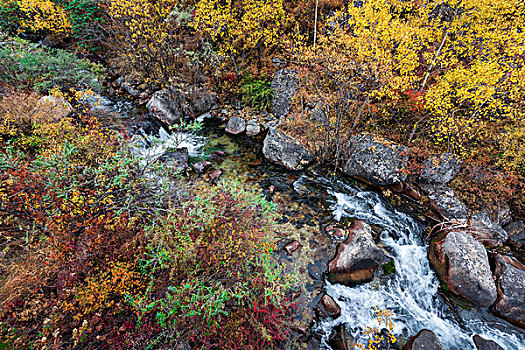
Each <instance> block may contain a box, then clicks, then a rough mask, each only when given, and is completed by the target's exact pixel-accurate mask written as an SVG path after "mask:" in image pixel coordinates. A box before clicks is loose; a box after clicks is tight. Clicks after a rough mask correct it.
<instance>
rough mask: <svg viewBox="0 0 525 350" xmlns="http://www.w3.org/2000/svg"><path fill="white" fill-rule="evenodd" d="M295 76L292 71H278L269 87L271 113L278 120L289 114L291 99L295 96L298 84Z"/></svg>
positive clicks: (294, 72)
mask: <svg viewBox="0 0 525 350" xmlns="http://www.w3.org/2000/svg"><path fill="white" fill-rule="evenodd" d="M296 75H297V74H296V71H295V70H294V69H288V68H284V69H281V70H278V71H277V72H276V73H275V75H274V76H273V79H272V83H271V85H270V87H271V89H272V91H273V95H272V113H273V115H274V116H276V117H278V118H281V117H284V116H286V115H287V114H288V113H289V112H290V109H291V106H292V97H293V96H294V95H295V92H296V87H297V83H298V82H299V79H297V76H296Z"/></svg>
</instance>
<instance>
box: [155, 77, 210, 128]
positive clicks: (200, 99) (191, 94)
mask: <svg viewBox="0 0 525 350" xmlns="http://www.w3.org/2000/svg"><path fill="white" fill-rule="evenodd" d="M216 102H217V100H216V98H215V96H214V95H212V94H210V93H209V92H208V91H206V90H205V89H203V88H200V87H197V86H190V87H188V88H186V89H185V90H183V91H181V90H177V89H174V88H166V89H163V90H160V91H157V92H155V93H154V94H153V96H151V98H150V100H149V101H148V103H147V104H146V107H147V108H148V110H149V111H151V112H153V114H154V115H155V116H156V117H157V118H159V119H160V120H162V121H163V122H165V123H167V124H169V125H173V124H175V123H176V122H177V121H179V120H180V119H181V118H182V117H184V115H190V116H192V117H196V116H198V115H201V114H203V113H206V112H209V111H210V110H211V109H212V108H213V107H214V106H215V105H216Z"/></svg>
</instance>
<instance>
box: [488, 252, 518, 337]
mask: <svg viewBox="0 0 525 350" xmlns="http://www.w3.org/2000/svg"><path fill="white" fill-rule="evenodd" d="M494 260H495V262H496V269H495V276H496V285H497V288H498V299H497V300H496V303H495V304H494V305H493V307H492V311H493V312H494V313H495V314H496V315H498V316H500V317H502V318H504V319H506V320H507V321H509V322H511V323H514V324H515V325H517V326H519V327H522V328H525V266H524V265H523V264H521V263H520V262H519V261H517V260H516V259H514V258H512V257H510V256H505V255H500V254H496V255H495V257H494Z"/></svg>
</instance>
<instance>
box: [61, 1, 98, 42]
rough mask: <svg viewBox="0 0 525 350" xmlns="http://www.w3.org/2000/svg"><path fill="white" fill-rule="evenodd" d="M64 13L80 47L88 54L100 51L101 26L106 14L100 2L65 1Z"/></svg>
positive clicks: (63, 3)
mask: <svg viewBox="0 0 525 350" xmlns="http://www.w3.org/2000/svg"><path fill="white" fill-rule="evenodd" d="M58 2H59V3H62V6H63V8H64V11H65V12H66V14H67V17H68V19H69V22H70V23H71V26H72V28H71V31H72V34H73V38H74V39H75V42H76V43H77V45H78V47H79V48H80V49H82V50H84V51H88V52H98V51H99V50H100V38H101V36H102V32H101V25H102V24H104V23H106V18H105V17H106V14H105V12H104V10H103V7H102V6H100V1H99V0H63V1H58Z"/></svg>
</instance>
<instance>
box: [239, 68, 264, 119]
mask: <svg viewBox="0 0 525 350" xmlns="http://www.w3.org/2000/svg"><path fill="white" fill-rule="evenodd" d="M240 87H241V91H242V93H243V96H242V102H243V103H245V104H247V105H249V106H250V107H252V108H255V109H256V110H257V111H259V112H260V111H264V110H266V109H267V108H268V107H269V106H270V101H271V98H272V89H271V87H270V82H269V81H267V80H265V79H257V78H256V77H254V76H253V75H252V74H250V73H247V74H246V75H245V76H244V78H243V79H242V80H241V82H240Z"/></svg>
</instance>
